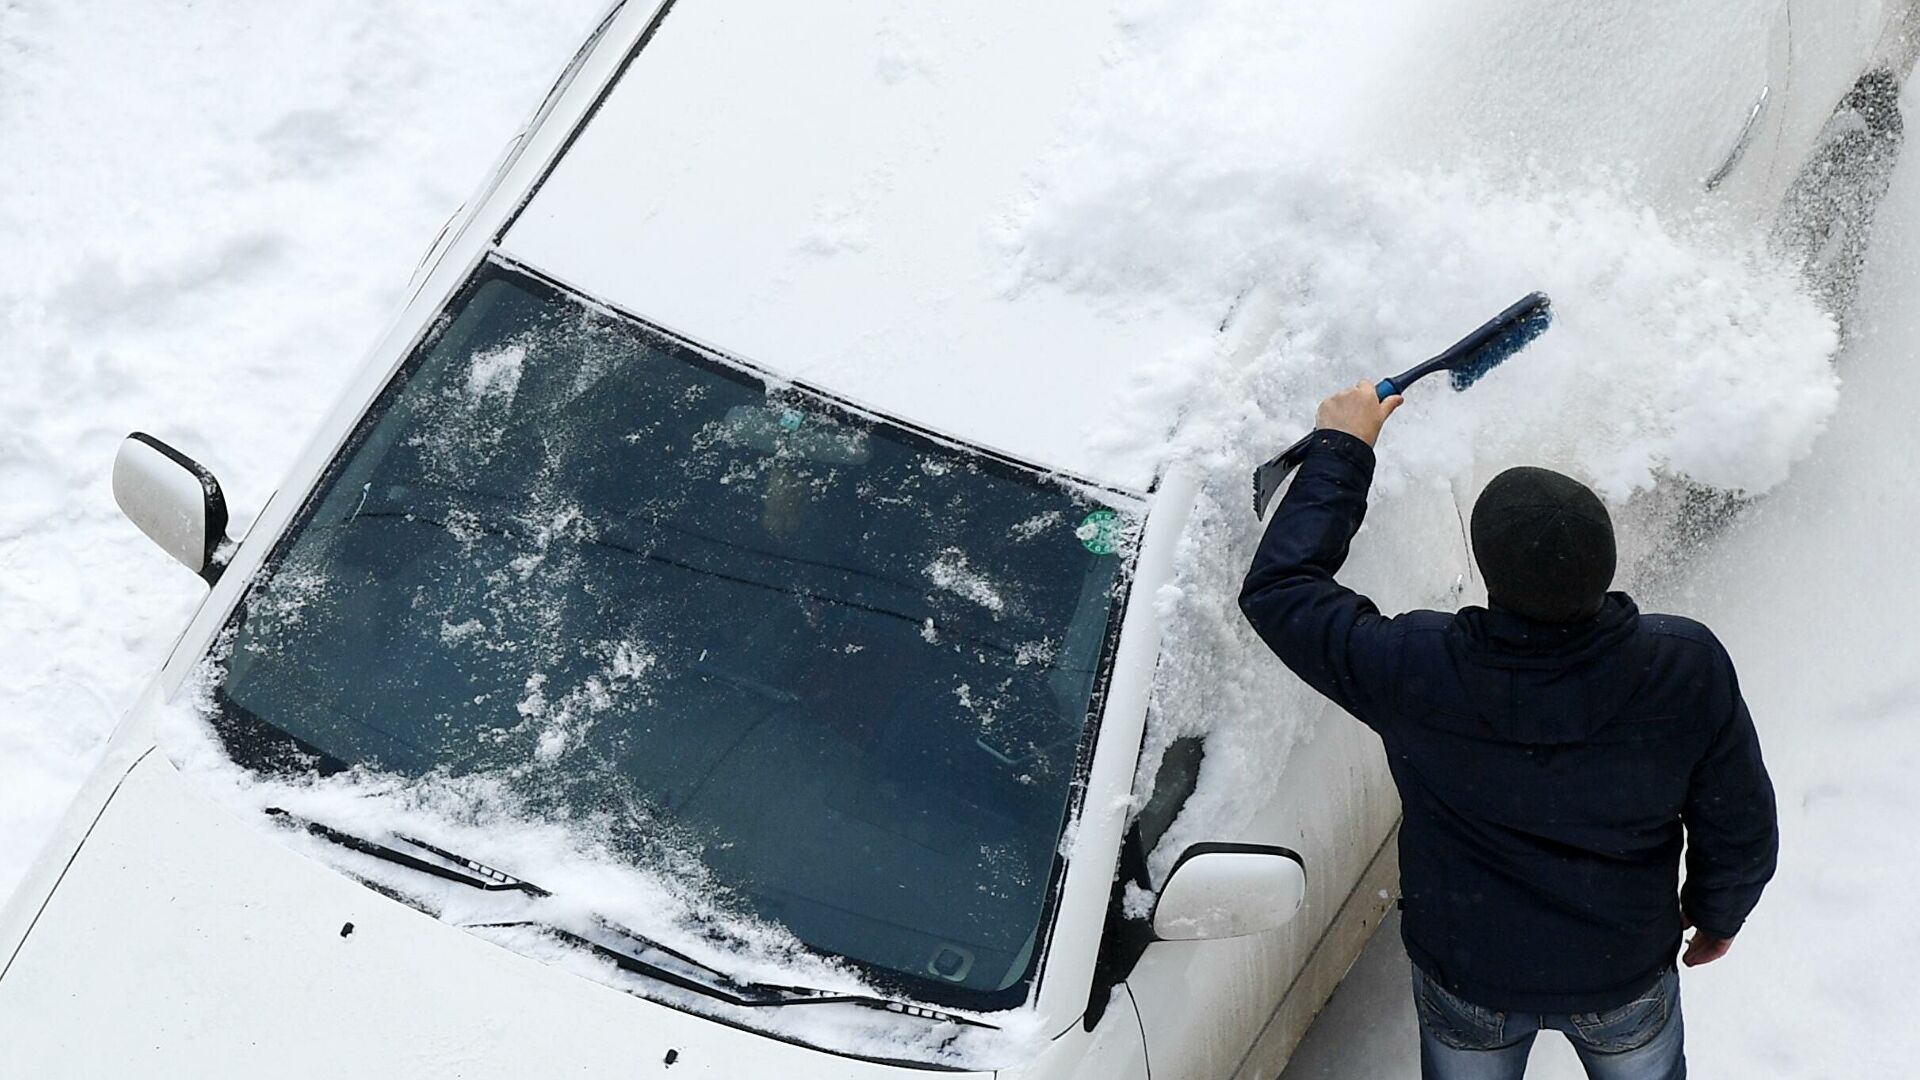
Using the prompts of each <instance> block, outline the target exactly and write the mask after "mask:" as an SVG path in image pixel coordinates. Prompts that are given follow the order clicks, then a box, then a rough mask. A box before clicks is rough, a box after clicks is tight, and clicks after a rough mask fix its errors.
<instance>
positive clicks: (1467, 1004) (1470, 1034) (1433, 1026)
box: [1413, 968, 1507, 1050]
mask: <svg viewBox="0 0 1920 1080" xmlns="http://www.w3.org/2000/svg"><path fill="white" fill-rule="evenodd" d="M1413 983H1414V995H1413V1000H1414V1004H1415V1006H1416V1007H1417V1008H1418V1010H1419V1013H1420V1023H1421V1024H1423V1025H1425V1026H1426V1028H1427V1030H1428V1031H1430V1032H1432V1033H1433V1037H1434V1038H1436V1039H1438V1040H1440V1042H1441V1043H1442V1044H1443V1045H1446V1046H1450V1047H1452V1048H1453V1049H1455V1050H1498V1049H1500V1047H1502V1046H1504V1045H1506V1042H1505V1038H1506V1027H1507V1015H1506V1014H1505V1013H1498V1012H1494V1011H1493V1010H1491V1009H1483V1008H1481V1007H1480V1006H1478V1005H1475V1004H1474V1003H1473V1002H1471V1001H1464V1000H1462V999H1460V998H1458V997H1455V996H1454V995H1453V994H1450V993H1448V992H1447V991H1446V989H1445V988H1444V987H1442V986H1441V985H1440V984H1438V983H1436V982H1434V981H1433V980H1432V979H1429V978H1427V977H1425V975H1424V974H1422V973H1421V972H1420V970H1419V969H1418V968H1416V969H1414V977H1413Z"/></svg>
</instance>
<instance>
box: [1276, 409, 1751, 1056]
mask: <svg viewBox="0 0 1920 1080" xmlns="http://www.w3.org/2000/svg"><path fill="white" fill-rule="evenodd" d="M1399 404H1400V399H1399V398H1398V397H1391V398H1388V399H1387V400H1385V401H1379V400H1376V398H1375V395H1374V391H1373V388H1372V387H1371V386H1370V385H1368V384H1366V383H1362V384H1360V385H1359V386H1356V387H1354V388H1353V389H1350V390H1345V391H1342V392H1340V393H1338V394H1335V395H1334V396H1332V397H1330V398H1328V399H1327V400H1326V401H1324V402H1322V403H1321V405H1320V412H1319V421H1318V426H1319V430H1317V431H1316V432H1315V433H1314V437H1313V439H1312V445H1311V449H1310V450H1309V451H1308V454H1307V457H1306V460H1305V461H1304V462H1303V463H1302V464H1301V466H1300V470H1299V472H1298V474H1297V475H1296V476H1295V478H1294V480H1293V485H1292V487H1291V488H1290V489H1289V490H1288V492H1287V494H1286V497H1285V498H1284V499H1283V500H1282V501H1281V503H1280V508H1279V509H1278V510H1277V511H1276V512H1275V514H1274V517H1273V521H1272V523H1271V524H1270V525H1269V526H1268V527H1267V532H1266V537H1265V538H1264V539H1263V540H1262V541H1261V544H1260V551H1259V553H1258V554H1257V555H1256V556H1255V557H1254V561H1253V568H1252V570H1251V571H1250V572H1249V573H1248V574H1247V580H1246V584H1245V587H1244V588H1243V589H1242V591H1241V594H1240V607H1241V610H1242V611H1244V612H1245V613H1246V616H1247V619H1248V621H1250V622H1251V623H1252V624H1253V626H1254V628H1255V629H1256V630H1257V631H1259V633H1260V636H1261V637H1262V638H1263V639H1264V640H1265V641H1266V643H1267V644H1268V646H1270V647H1271V648H1272V649H1273V651H1274V652H1275V653H1276V654H1278V655H1279V657H1280V659H1281V660H1282V661H1284V662H1285V663H1286V665H1287V666H1288V667H1290V668H1292V669H1293V670H1294V672H1295V673H1297V674H1298V675H1299V676H1300V677H1301V678H1302V679H1304V680H1305V681H1306V682H1307V684H1308V685H1310V686H1312V687H1313V688H1314V689H1315V690H1318V691H1319V692H1320V693H1322V694H1324V695H1326V696H1327V697H1329V698H1331V699H1332V700H1333V701H1334V702H1336V703H1337V704H1339V705H1340V706H1341V707H1342V708H1344V709H1346V710H1347V711H1348V712H1349V713H1352V714H1353V715H1354V716H1355V717H1358V718H1359V719H1360V720H1361V722H1363V723H1365V724H1366V725H1367V726H1368V727H1371V728H1372V729H1373V730H1374V731H1376V732H1377V733H1379V735H1380V738H1381V741H1382V742H1383V743H1385V745H1386V750H1387V758H1388V763H1389V765H1390V767H1391V768H1392V770H1393V777H1394V782H1395V784H1396V785H1397V786H1398V787H1399V789H1400V799H1401V803H1402V805H1403V808H1404V817H1403V820H1402V823H1401V828H1400V877H1401V893H1402V901H1401V904H1402V909H1403V913H1404V914H1403V916H1402V919H1403V921H1402V926H1401V933H1402V936H1403V938H1404V939H1405V941H1406V946H1407V954H1408V956H1410V957H1411V958H1412V960H1413V988H1414V998H1415V1005H1416V1009H1417V1012H1418V1014H1419V1017H1420V1062H1421V1073H1422V1075H1423V1076H1425V1077H1427V1078H1429V1080H1465V1078H1474V1080H1500V1078H1518V1077H1520V1076H1522V1075H1523V1074H1524V1073H1525V1071H1526V1061H1527V1053H1528V1051H1529V1050H1530V1049H1531V1047H1532V1045H1533V1039H1534V1036H1535V1035H1536V1034H1537V1033H1538V1032H1539V1031H1540V1030H1541V1029H1542V1028H1554V1029H1557V1030H1559V1031H1561V1032H1564V1033H1565V1034H1566V1035H1567V1037H1568V1039H1569V1040H1571V1041H1572V1043H1573V1045H1574V1048H1575V1049H1576V1050H1577V1051H1578V1052H1579V1055H1580V1059H1581V1061H1582V1063H1583V1064H1584V1065H1585V1066H1586V1070H1587V1075H1588V1076H1589V1077H1593V1078H1596V1080H1674V1078H1680V1077H1684V1076H1685V1075H1686V1059H1685V1055H1684V1053H1683V1051H1682V1045H1681V1044H1682V1026H1681V1021H1680V996H1679V980H1678V974H1677V971H1676V968H1675V966H1674V957H1675V954H1676V953H1678V952H1679V951H1680V948H1681V944H1682V942H1681V938H1682V932H1683V929H1684V928H1686V927H1688V926H1692V927H1693V928H1694V931H1695V932H1694V935H1693V938H1692V940H1691V942H1689V943H1687V944H1686V952H1685V955H1684V956H1683V957H1681V959H1683V960H1684V961H1685V963H1686V964H1687V965H1688V966H1693V965H1696V964H1704V963H1708V962H1710V961H1713V960H1716V959H1719V958H1720V957H1721V956H1724V955H1725V954H1726V952H1727V950H1728V948H1729V947H1730V946H1731V945H1732V942H1733V938H1734V935H1735V934H1736V933H1738V932H1739V930H1740V926H1741V923H1742V922H1743V921H1745V919H1746V917H1747V914H1748V912H1750V911H1752V910H1753V907H1754V904H1755V903H1757V902H1758V901H1759V899H1760V891H1761V889H1762V887H1763V886H1765V884H1766V882H1767V880H1768V879H1769V878H1771V877H1772V875H1773V869H1774V859H1775V855H1776V853H1777V850H1778V846H1779V841H1778V833H1777V829H1776V821H1775V815H1774V804H1773V787H1772V784H1771V783H1770V782H1769V780H1768V778H1767V772H1766V767H1765V766H1764V764H1763V763H1762V762H1761V759H1760V745H1759V740H1758V737H1757V736H1756V735H1755V733H1754V728H1753V721H1752V719H1751V717H1749V716H1748V714H1747V707H1746V704H1745V703H1744V702H1743V701H1742V700H1741V697H1740V689H1739V685H1738V683H1737V682H1736V680H1735V678H1734V671H1733V663H1732V661H1731V660H1729V659H1728V657H1727V653H1726V650H1724V649H1723V648H1722V647H1721V646H1720V643H1719V642H1718V641H1717V640H1716V639H1715V638H1714V636H1713V634H1712V633H1711V632H1710V631H1708V630H1707V628H1706V627H1704V626H1701V625H1700V624H1699V623H1696V622H1693V621H1691V620H1688V619H1683V618H1679V617H1677V616H1671V615H1642V614H1641V613H1640V612H1639V610H1638V609H1637V608H1636V607H1635V606H1634V603H1633V601H1632V600H1630V599H1629V598H1628V597H1627V596H1626V595H1625V594H1624V593H1618V592H1613V593H1610V592H1608V591H1607V589H1608V587H1609V586H1610V585H1611V584H1612V581H1613V572H1614V541H1613V526H1612V523H1611V521H1610V520H1609V519H1608V517H1607V511H1606V507H1605V506H1603V505H1602V504H1601V502H1600V500H1599V499H1598V498H1597V497H1595V495H1594V494H1593V493H1592V492H1591V491H1589V490H1587V489H1586V488H1585V487H1583V486H1582V485H1580V484H1579V483H1578V482H1576V481H1574V480H1572V479H1570V478H1568V477H1565V476H1561V475H1560V474H1558V473H1554V472H1549V471H1547V470H1545V469H1530V468H1527V469H1512V470H1509V471H1507V472H1505V473H1502V474H1501V475H1500V476H1498V477H1496V478H1495V479H1494V480H1493V482H1492V483H1491V484H1489V485H1488V486H1487V489H1486V491H1485V492H1483V493H1482V494H1481V496H1480V499H1479V501H1478V503H1477V504H1476V505H1475V506H1474V510H1473V523H1472V534H1473V547H1474V556H1475V558H1476V560H1477V561H1478V562H1479V565H1480V570H1481V576H1482V577H1483V578H1484V579H1485V581H1486V584H1487V593H1488V598H1489V607H1488V608H1475V607H1470V608H1466V609H1465V610H1463V611H1461V612H1459V613H1458V614H1446V613H1444V612H1438V611H1412V612H1408V613H1407V614H1404V615H1400V616H1397V617H1395V618H1391V619H1389V618H1385V617H1383V616H1382V615H1381V614H1380V613H1379V611H1378V610H1377V609H1376V608H1375V607H1374V606H1373V604H1372V603H1371V602H1370V601H1368V600H1367V599H1366V598H1365V597H1363V596H1360V595H1358V594H1356V593H1354V592H1353V591H1351V590H1349V589H1347V588H1345V587H1343V586H1341V585H1340V584H1338V583H1337V582H1335V581H1334V574H1336V573H1337V572H1338V571H1339V569H1340V566H1341V564H1342V563H1343V562H1345V561H1346V557H1347V547H1348V544H1349V543H1350V542H1351V540H1352V539H1353V535H1354V533H1355V531H1356V530H1358V529H1359V528H1360V520H1361V518H1362V517H1363V516H1364V514H1365V512H1366V506H1367V488H1368V485H1369V483H1370V482H1371V480H1372V476H1373V443H1374V440H1375V439H1376V438H1377V437H1378V436H1379V433H1380V428H1381V425H1382V424H1384V423H1385V422H1386V419H1387V417H1388V416H1389V415H1390V414H1391V413H1392V412H1393V410H1394V409H1395V408H1397V407H1398V406H1399ZM1683 831H1684V841H1685V850H1686V861H1687V880H1686V885H1685V887H1684V888H1681V887H1680V884H1679V867H1680V854H1681V849H1682V841H1683Z"/></svg>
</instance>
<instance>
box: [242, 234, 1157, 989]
mask: <svg viewBox="0 0 1920 1080" xmlns="http://www.w3.org/2000/svg"><path fill="white" fill-rule="evenodd" d="M1137 506H1138V504H1137V503H1135V502H1133V501H1131V500H1130V499H1127V498H1124V497H1119V496H1108V495H1106V494H1104V493H1100V492H1096V491H1091V490H1089V489H1088V488H1086V487H1085V486H1083V485H1078V484H1074V483H1069V482H1066V481H1063V480H1060V479H1057V478H1053V477H1049V476H1046V475H1043V474H1041V473H1039V472H1036V471H1034V470H1031V469H1028V468H1025V467H1022V466H1019V465H1017V464H1014V463H1011V462H1007V461H1003V460H1000V459H997V458H993V457H991V456H988V455H986V454H984V453H980V452H975V451H969V450H966V449H964V448H960V447H956V446H952V445H949V444H946V443H943V442H940V441H936V440H934V439H932V438H929V437H927V436H924V435H922V434H919V433H916V432H913V431H911V430H909V429H907V428H905V427H903V426H900V425H897V424H893V423H889V422H887V421H884V420H881V419H878V418H875V417H872V416H870V415H865V414H861V413H858V412H856V411H854V410H851V409H849V408H846V407H842V406H840V405H838V404H836V403H834V402H831V401H829V400H827V399H825V398H822V397H820V396H818V395H815V394H811V393H809V392H806V391H803V390H800V389H796V388H793V387H782V386H779V385H773V386H769V385H768V384H767V383H766V382H765V381H763V379H762V378H761V377H760V376H758V375H756V374H754V373H753V372H751V371H749V370H747V369H745V368H743V367H741V366H738V365H736V364H733V363H730V362H727V361H724V360H723V359H722V358H718V357H715V356H713V355H711V354H709V353H706V352H704V351H702V350H699V349H696V348H693V347H691V346H689V345H687V344H685V343H682V342H679V341H677V340H676V339H673V338H671V337H668V336H666V335H664V334H662V333H659V332H657V331H654V330H651V329H649V328H647V327H645V326H644V325H641V324H639V323H637V322H635V321H633V320H629V319H625V318H622V317H618V316H615V315H613V314H611V313H608V312H607V311H605V310H603V309H600V308H598V307H596V306H593V305H591V304H588V303H586V302H585V301H583V300H581V299H578V298H576V297H573V296H570V295H568V294H566V293H564V292H562V291H561V290H560V289H558V288H557V287H555V286H552V285H550V284H548V283H544V282H542V281H539V280H538V279H535V278H533V277H531V276H528V275H524V274H521V273H518V272H515V271H511V270H509V269H506V268H504V267H488V268H486V269H485V270H483V272H482V273H481V276H480V278H479V279H478V280H477V281H476V283H475V284H474V285H473V286H471V287H470V288H469V289H468V290H466V292H465V293H464V294H463V296H462V297H461V298H460V299H459V300H458V301H456V303H455V305H454V307H453V308H452V310H451V311H450V313H449V315H448V316H447V317H446V318H445V319H444V320H443V322H442V324H441V326H440V327H439V329H438V330H437V331H436V332H435V334H434V335H433V336H432V337H431V338H430V339H429V341H428V342H427V343H426V344H425V345H424V346H423V347H422V349H421V350H420V351H419V355H418V356H417V357H416V358H415V359H414V360H413V361H412V362H411V363H410V364H409V365H408V366H407V367H406V368H405V369H404V370H403V372H402V374H401V375H400V376H399V377H398V378H397V379H396V381H395V383H394V385H393V386H392V387H390V388H389V390H388V391H387V393H386V394H385V395H384V397H383V398H382V400H381V401H380V402H379V403H378V404H377V405H376V407H375V408H374V410H372V411H371V412H370V414H369V417H368V418H367V420H366V421H364V422H363V424H362V425H361V428H360V430H359V431H358V432H357V433H356V434H355V437H354V438H353V440H352V441H351V442H350V443H349V446H348V449H347V450H346V451H345V452H344V453H343V455H342V456H341V458H340V460H339V461H338V463H337V464H336V466H335V467H334V469H333V470H332V471H331V474H330V475H329V477H328V478H327V479H326V480H325V481H324V482H323V483H322V485H321V486H320V488H319V489H318V491H317V493H316V496H315V497H314V498H313V499H312V500H311V501H310V503H309V506H308V508H307V510H306V511H305V513H304V517H303V518H302V519H301V520H300V521H299V523H298V524H297V525H296V526H295V527H294V528H293V529H291V530H290V531H289V533H288V535H287V537H286V538H285V539H284V540H283V541H282V543H281V546H280V548H279V549H278V550H277V551H276V553H275V554H274V556H273V558H272V560H271V562H270V564H269V565H270V568H269V570H268V572H267V573H266V575H265V576H264V578H263V581H262V582H261V583H259V584H257V585H256V586H255V589H254V593H253V595H252V596H251V597H250V598H249V600H248V602H247V603H246V604H245V605H244V606H243V610H242V613H241V615H240V616H239V617H238V623H237V626H236V630H235V632H234V635H233V638H232V647H231V651H230V654H229V659H228V661H227V664H228V667H227V672H226V675H225V678H224V681H223V682H222V683H221V684H220V685H219V686H218V688H217V691H216V694H215V700H216V703H217V708H218V713H219V715H218V727H219V728H220V730H221V731H222V732H223V734H224V735H225V736H226V738H227V742H228V745H229V748H230V749H231V751H232V752H233V754H234V755H235V756H236V758H238V759H239V760H241V761H242V763H244V764H248V765H250V766H251V767H253V768H256V769H272V770H279V771H297V770H300V769H305V768H314V767H318V768H322V769H339V768H345V767H348V766H354V765H364V766H370V767H372V768H375V769H378V770H381V771H383V772H387V773H392V774H397V775H400V776H425V775H428V774H436V775H454V776H462V775H468V774H476V773H485V774H495V775H498V776H499V777H501V778H502V781H503V782H504V783H507V784H509V785H512V786H513V787H514V789H515V790H516V791H518V792H520V793H522V794H523V795H524V796H525V798H527V799H529V800H532V801H533V803H534V804H535V805H537V806H544V807H547V808H548V809H549V810H550V812H551V813H552V814H553V816H554V817H556V818H566V817H568V816H569V815H581V814H588V813H595V814H600V815H602V816H605V815H608V814H612V815H614V816H615V818H616V819H618V820H622V821H625V822H626V823H627V824H628V826H629V827H628V828H626V829H625V830H624V833H623V835H624V843H625V844H626V845H627V847H628V848H630V851H631V855H632V857H633V858H634V859H635V860H638V861H643V862H644V861H647V860H657V861H670V860H669V858H668V855H669V853H667V852H664V851H662V850H661V849H662V847H663V846H664V845H668V844H671V845H672V847H673V852H672V854H674V855H675V856H676V857H677V856H678V855H683V854H684V853H685V852H689V851H692V852H698V853H700V854H699V857H700V860H701V861H702V862H703V863H704V864H705V867H706V869H707V870H709V871H710V872H711V873H712V875H713V877H714V880H716V881H717V882H719V883H721V884H722V885H723V886H724V888H725V889H726V890H728V891H730V893H731V896H732V902H734V903H737V904H738V905H740V906H742V907H743V908H744V909H746V910H747V911H749V912H751V913H752V914H756V915H759V916H764V917H767V918H771V919H773V920H776V921H778V922H780V923H783V924H784V925H786V926H787V927H788V928H789V929H791V930H792V931H793V932H794V934H795V935H797V936H798V937H799V938H800V939H801V940H802V941H804V942H806V943H808V944H809V945H811V946H813V947H815V948H817V949H819V950H821V951H822V952H825V953H829V954H834V955H838V956H841V957H845V958H847V959H849V960H852V961H854V962H856V963H857V964H859V965H863V966H864V967H866V968H867V969H869V970H870V974H874V975H875V976H876V977H884V978H889V979H892V980H893V981H894V982H895V983H898V984H904V985H906V986H907V987H908V988H909V989H911V990H912V991H913V992H914V993H916V994H917V995H919V996H921V997H923V998H924V999H928V1000H937V1001H946V1002H949V1003H953V1004H958V1005H964V1006H974V1007H985V1006H989V1005H996V1006H997V1005H1005V1004H1007V1003H1013V1004H1017V1003H1018V1001H1019V1000H1020V999H1021V998H1023V996H1024V993H1025V989H1024V986H1023V983H1024V982H1025V981H1026V980H1028V979H1030V977H1031V970H1032V967H1033V959H1034V956H1035V954H1036V952H1037V951H1038V950H1037V949H1036V948H1035V944H1036V941H1037V940H1038V939H1039V938H1040V935H1041V934H1042V933H1043V930H1044V914H1045V910H1046V908H1047V906H1048V904H1049V903H1050V898H1051V896H1052V890H1053V888H1054V886H1055V883H1056V882H1057V876H1058V873H1059V869H1060V868H1059V865H1058V863H1059V860H1058V857H1057V852H1058V850H1059V849H1060V836H1061V832H1062V829H1063V827H1064V824H1065V820H1066V818H1067V815H1068V813H1069V810H1070V806H1071V798H1072V795H1073V793H1074V791H1075V785H1076V779H1077V775H1078V771H1079V770H1080V769H1081V768H1082V767H1083V763H1082V756H1083V753H1084V750H1085V747H1086V746H1087V745H1089V737H1090V736H1089V733H1090V727H1091V725H1090V722H1089V717H1090V714H1091V712H1092V710H1093V708H1094V707H1095V706H1096V705H1097V701H1096V697H1097V691H1098V689H1099V686H1100V684H1101V678H1102V677H1101V672H1102V668H1103V665H1104V664H1105V663H1106V661H1107V657H1108V655H1109V653H1110V648H1111V642H1112V640H1113V635H1114V631H1115V627H1116V625H1117V617H1116V613H1117V611H1118V609H1119V604H1120V602H1121V600H1122V599H1123V592H1124V585H1125V580H1126V574H1125V572H1126V569H1127V561H1128V559H1129V557H1130V555H1129V551H1130V547H1129V537H1130V536H1131V535H1133V533H1134V531H1135V529H1136V526H1137V519H1138V510H1137Z"/></svg>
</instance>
